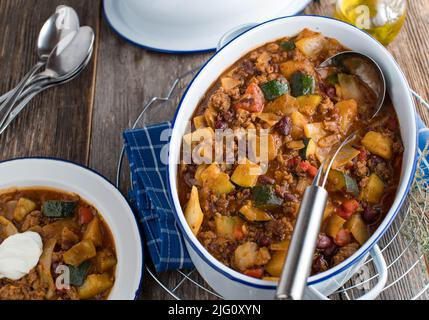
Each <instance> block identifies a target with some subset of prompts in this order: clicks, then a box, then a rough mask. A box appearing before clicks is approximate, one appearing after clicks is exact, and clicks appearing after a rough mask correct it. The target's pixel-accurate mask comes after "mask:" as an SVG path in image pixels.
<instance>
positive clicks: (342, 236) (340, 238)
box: [335, 229, 352, 247]
mask: <svg viewBox="0 0 429 320" xmlns="http://www.w3.org/2000/svg"><path fill="white" fill-rule="evenodd" d="M350 242H352V234H351V232H350V231H349V230H347V229H341V230H340V231H339V232H338V234H337V236H336V237H335V244H336V245H338V246H340V247H344V246H346V245H348V244H349V243H350Z"/></svg>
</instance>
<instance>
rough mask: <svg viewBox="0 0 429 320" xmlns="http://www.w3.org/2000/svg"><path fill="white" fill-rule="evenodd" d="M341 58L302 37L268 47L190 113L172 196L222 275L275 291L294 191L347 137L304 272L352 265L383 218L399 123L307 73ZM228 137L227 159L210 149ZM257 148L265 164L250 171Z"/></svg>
mask: <svg viewBox="0 0 429 320" xmlns="http://www.w3.org/2000/svg"><path fill="white" fill-rule="evenodd" d="M346 50H347V49H346V48H345V47H343V46H342V45H341V44H340V43H339V42H338V41H337V40H335V39H331V38H327V37H325V36H323V35H322V34H320V33H317V32H314V31H311V30H308V29H305V30H303V31H302V32H300V33H299V34H298V35H297V36H295V37H291V38H282V39H279V40H277V41H274V42H270V43H267V44H266V45H264V46H262V47H260V48H257V49H255V50H252V51H251V52H250V53H248V54H247V55H245V56H244V57H243V58H241V59H240V60H239V61H237V62H236V63H235V64H234V65H233V66H231V67H230V68H229V69H228V70H227V71H226V72H224V73H223V74H222V76H221V77H220V78H219V79H218V80H217V81H216V82H215V83H214V84H213V86H212V87H211V88H210V89H209V91H208V92H207V93H206V95H205V96H204V98H203V99H202V100H201V102H200V104H199V106H198V107H197V109H196V111H195V113H194V116H193V118H192V124H191V127H192V128H191V132H190V133H188V134H186V135H185V136H184V138H183V152H182V161H181V164H180V165H179V169H178V187H177V189H178V192H179V199H180V202H181V205H182V208H183V211H184V214H185V218H186V220H187V222H188V225H189V226H190V228H191V229H192V231H193V233H194V235H195V236H196V237H197V238H198V240H199V241H200V242H201V244H202V245H203V246H204V247H205V248H206V249H207V250H208V252H210V253H211V255H213V256H214V257H215V258H216V259H218V260H219V261H221V262H222V263H223V264H224V265H226V266H228V267H230V268H232V269H235V270H237V271H239V272H241V273H243V274H245V275H247V276H250V277H253V278H258V279H264V280H273V281H277V279H278V277H279V276H280V273H281V270H282V267H283V264H284V261H285V257H286V255H287V250H288V245H289V241H290V239H291V236H292V233H293V228H294V223H295V221H296V214H297V212H298V209H299V206H300V201H301V199H302V196H303V193H304V191H305V188H306V187H307V186H309V185H310V184H311V183H312V180H313V178H314V177H315V175H316V173H317V170H318V168H319V167H320V166H321V163H323V161H324V160H325V159H326V157H327V156H328V154H329V153H330V151H331V149H332V148H333V147H334V146H335V145H337V144H338V143H339V142H340V141H343V140H344V139H345V138H346V137H347V136H348V135H349V134H350V133H352V132H354V131H356V130H359V139H357V140H356V141H354V142H353V143H352V144H350V145H348V146H347V147H346V148H344V149H343V150H342V151H341V153H340V155H339V157H338V158H337V160H336V162H335V164H334V168H333V169H334V170H333V171H332V172H331V173H330V175H329V183H328V191H329V201H328V206H327V209H326V212H325V216H324V222H323V225H322V228H321V231H320V235H319V239H318V243H317V250H316V252H315V254H314V261H313V268H312V269H313V270H312V273H313V274H317V273H320V272H324V271H326V270H328V269H330V268H332V267H334V266H336V265H338V264H340V263H342V262H343V261H344V260H346V259H347V258H348V257H350V256H352V255H353V254H354V253H355V252H356V251H357V250H358V249H359V248H360V247H361V246H362V245H363V244H365V242H366V241H367V240H368V239H369V237H370V235H371V234H372V233H373V232H374V231H375V230H376V229H377V227H378V226H379V224H380V223H381V222H382V221H383V218H384V216H385V215H386V213H387V212H388V211H389V210H390V207H391V206H392V204H393V201H394V200H395V197H396V193H397V188H398V185H399V180H400V175H401V174H400V173H401V168H402V158H403V152H404V148H403V144H402V139H401V134H400V126H399V122H398V119H397V116H396V113H395V110H394V108H393V106H392V103H391V102H390V100H389V99H387V100H386V102H385V105H384V107H383V109H382V111H381V112H380V113H379V114H378V116H377V117H376V118H375V119H371V116H372V110H370V109H371V108H370V106H371V101H372V95H371V91H370V90H369V89H368V87H367V86H365V84H364V83H363V82H362V81H360V80H359V79H357V78H355V77H353V76H351V75H348V74H346V73H344V71H343V70H338V69H323V70H321V69H319V68H318V66H319V65H320V63H321V62H323V61H324V60H326V59H327V58H329V57H331V56H333V55H335V54H337V53H339V52H342V51H346ZM243 130H244V134H243ZM220 132H221V134H220ZM229 136H232V139H230V140H229V141H230V145H229V146H232V149H230V151H231V150H232V159H233V161H229V160H231V158H229V159H228V152H227V150H226V149H225V148H226V147H228V146H226V147H225V145H224V144H222V147H221V148H219V147H218V146H217V142H219V141H221V142H222V143H223V142H224V141H225V140H226V141H228V137H229ZM219 137H221V138H220V140H219ZM242 139H244V140H246V143H245V144H244V145H245V146H246V148H245V149H246V157H245V158H241V159H240V153H241V151H242V150H241V149H242V146H243V144H240V141H241V140H242ZM249 141H250V143H249ZM247 147H248V148H247ZM219 150H222V151H223V152H220V151H219ZM262 150H264V151H265V153H266V154H265V159H266V160H267V161H266V162H265V163H264V162H258V160H260V158H261V157H262V158H263V156H262V153H263V152H262ZM195 151H198V152H195ZM225 151H226V152H225ZM219 153H220V154H221V158H220V159H219V157H218V155H219ZM189 154H190V155H191V157H192V159H191V160H192V161H188V160H189ZM213 154H215V157H216V159H215V160H216V161H213V157H212V155H213ZM224 154H226V157H225V156H224ZM195 155H196V157H195V158H197V159H196V161H194V160H195V159H194V156H195Z"/></svg>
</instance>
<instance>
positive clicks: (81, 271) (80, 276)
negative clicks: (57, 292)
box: [67, 260, 91, 287]
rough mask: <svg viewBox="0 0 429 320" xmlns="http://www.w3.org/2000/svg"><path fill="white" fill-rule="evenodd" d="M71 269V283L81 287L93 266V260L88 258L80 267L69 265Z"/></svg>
mask: <svg viewBox="0 0 429 320" xmlns="http://www.w3.org/2000/svg"><path fill="white" fill-rule="evenodd" d="M67 267H68V268H69V271H70V285H72V286H78V287H80V286H81V285H83V283H84V282H85V279H86V276H87V275H88V271H89V268H90V267H91V261H89V260H87V261H85V262H84V263H82V264H81V265H80V266H78V267H74V266H71V265H70V266H67Z"/></svg>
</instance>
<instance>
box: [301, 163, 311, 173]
mask: <svg viewBox="0 0 429 320" xmlns="http://www.w3.org/2000/svg"><path fill="white" fill-rule="evenodd" d="M310 166H311V164H309V163H308V162H307V161H302V162H301V163H300V164H299V167H300V168H301V169H302V170H303V171H305V172H307V170H308V168H310Z"/></svg>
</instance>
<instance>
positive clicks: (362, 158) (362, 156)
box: [359, 148, 367, 162]
mask: <svg viewBox="0 0 429 320" xmlns="http://www.w3.org/2000/svg"><path fill="white" fill-rule="evenodd" d="M366 158H367V152H366V150H365V149H363V148H362V149H360V153H359V161H360V162H363V161H365V160H366Z"/></svg>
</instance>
